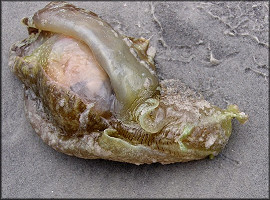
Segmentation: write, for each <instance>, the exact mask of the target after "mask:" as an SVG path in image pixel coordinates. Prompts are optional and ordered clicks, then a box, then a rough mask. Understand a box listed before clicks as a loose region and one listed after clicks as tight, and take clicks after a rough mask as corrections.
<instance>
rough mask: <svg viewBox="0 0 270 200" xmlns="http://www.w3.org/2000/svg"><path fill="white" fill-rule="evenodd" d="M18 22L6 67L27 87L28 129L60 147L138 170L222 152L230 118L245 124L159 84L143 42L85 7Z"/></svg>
mask: <svg viewBox="0 0 270 200" xmlns="http://www.w3.org/2000/svg"><path fill="white" fill-rule="evenodd" d="M22 22H23V24H24V25H26V26H27V28H28V32H29V37H28V38H26V39H25V40H23V41H20V42H18V43H16V44H14V45H13V46H12V47H11V50H10V61H9V66H10V68H11V69H12V71H13V72H14V73H15V74H16V75H17V76H18V77H19V78H20V80H21V81H22V82H23V84H24V85H25V112H26V116H27V117H28V118H29V120H30V123H31V125H32V126H33V128H34V130H35V132H36V133H37V134H38V135H39V136H40V137H41V138H42V140H43V141H44V142H45V143H47V144H48V145H50V146H51V147H53V148H54V149H56V150H57V151H60V152H63V153H65V154H68V155H72V156H77V157H80V158H85V159H98V158H101V159H108V160H114V161H120V162H128V163H134V164H143V163H148V164H150V163H155V162H159V163H162V164H169V163H174V162H186V161H190V160H198V159H203V158H205V157H208V156H210V157H213V156H216V155H217V154H218V153H219V152H220V151H221V150H222V149H223V148H224V146H225V145H226V144H227V142H228V139H229V137H230V135H231V131H232V124H231V120H232V119H233V118H236V119H238V120H239V121H240V122H241V123H244V122H245V121H246V120H247V118H248V116H247V115H246V114H245V113H243V112H240V111H239V109H238V107H237V106H236V105H229V106H228V108H227V109H221V108H218V107H217V106H214V105H211V104H210V103H209V102H207V101H206V100H204V99H203V98H202V97H198V96H196V95H195V93H194V92H192V91H190V90H188V89H187V88H186V87H185V86H183V85H181V84H179V83H178V81H177V80H162V81H161V80H159V79H158V77H157V75H156V69H155V64H154V54H153V51H152V50H153V49H151V47H149V41H148V40H146V39H144V38H139V39H136V38H132V37H127V36H123V35H121V34H120V33H118V32H117V31H115V30H114V29H113V28H112V27H111V26H110V25H109V24H108V23H107V22H105V21H104V20H102V19H101V18H99V17H98V16H97V15H96V14H95V13H93V12H91V11H87V10H85V9H82V8H77V7H76V6H74V5H72V4H69V3H66V2H51V3H49V4H48V5H47V6H45V7H44V8H43V9H41V10H39V11H37V12H36V13H35V14H34V15H33V16H32V17H28V18H24V19H23V20H22Z"/></svg>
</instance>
